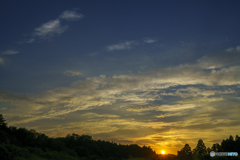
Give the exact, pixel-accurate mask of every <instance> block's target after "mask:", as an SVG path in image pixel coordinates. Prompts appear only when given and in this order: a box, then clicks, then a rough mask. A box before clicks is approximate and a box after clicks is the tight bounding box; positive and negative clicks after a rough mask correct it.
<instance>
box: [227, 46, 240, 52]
mask: <svg viewBox="0 0 240 160" xmlns="http://www.w3.org/2000/svg"><path fill="white" fill-rule="evenodd" d="M226 51H227V52H240V46H236V47H235V48H233V47H231V48H228V49H226Z"/></svg>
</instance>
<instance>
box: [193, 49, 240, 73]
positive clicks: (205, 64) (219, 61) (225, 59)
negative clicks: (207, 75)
mask: <svg viewBox="0 0 240 160" xmlns="http://www.w3.org/2000/svg"><path fill="white" fill-rule="evenodd" d="M239 52H240V46H236V47H235V48H228V49H227V50H226V51H224V52H217V53H213V54H210V55H206V56H203V57H202V58H200V59H198V60H197V65H198V66H200V67H201V68H204V69H217V68H222V67H229V66H234V65H240V56H239Z"/></svg>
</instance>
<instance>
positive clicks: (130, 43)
mask: <svg viewBox="0 0 240 160" xmlns="http://www.w3.org/2000/svg"><path fill="white" fill-rule="evenodd" d="M134 45H138V42H136V41H126V42H124V43H119V44H114V45H110V46H107V50H109V51H113V50H125V49H131V48H132V47H133V46H134Z"/></svg>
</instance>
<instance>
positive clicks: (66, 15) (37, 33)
mask: <svg viewBox="0 0 240 160" xmlns="http://www.w3.org/2000/svg"><path fill="white" fill-rule="evenodd" d="M83 17H84V15H83V14H80V13H77V12H76V11H73V10H66V11H64V12H63V13H62V14H61V15H60V16H59V18H57V19H54V20H50V21H48V22H46V23H44V24H42V25H41V26H40V27H37V28H35V29H34V32H33V33H32V38H31V39H29V40H25V41H22V42H19V43H20V44H22V43H33V42H36V41H37V39H38V38H40V39H48V38H52V37H53V36H55V35H61V34H62V33H64V32H65V31H66V30H67V29H68V28H69V27H68V25H64V26H63V25H62V24H61V20H79V19H81V18H83Z"/></svg>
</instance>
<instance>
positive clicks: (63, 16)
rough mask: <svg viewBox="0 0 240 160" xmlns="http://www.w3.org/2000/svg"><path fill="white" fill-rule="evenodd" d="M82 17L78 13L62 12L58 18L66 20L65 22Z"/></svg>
mask: <svg viewBox="0 0 240 160" xmlns="http://www.w3.org/2000/svg"><path fill="white" fill-rule="evenodd" d="M83 17H84V15H83V14H80V13H76V12H75V11H69V10H67V11H64V12H63V13H62V14H61V15H60V16H59V18H60V19H66V20H78V19H80V18H83Z"/></svg>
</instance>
